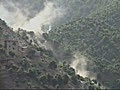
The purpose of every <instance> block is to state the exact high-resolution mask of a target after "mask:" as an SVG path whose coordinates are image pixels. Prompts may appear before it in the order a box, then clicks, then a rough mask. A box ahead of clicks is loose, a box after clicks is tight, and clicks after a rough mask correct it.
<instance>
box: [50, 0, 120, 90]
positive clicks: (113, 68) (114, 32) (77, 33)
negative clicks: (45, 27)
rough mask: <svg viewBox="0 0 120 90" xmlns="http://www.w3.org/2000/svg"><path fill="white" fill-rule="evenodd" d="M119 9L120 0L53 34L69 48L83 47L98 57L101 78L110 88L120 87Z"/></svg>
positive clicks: (85, 51) (52, 33) (93, 59)
mask: <svg viewBox="0 0 120 90" xmlns="http://www.w3.org/2000/svg"><path fill="white" fill-rule="evenodd" d="M108 7H109V8H108ZM101 12H102V13H101ZM119 12H120V9H119V1H118V0H116V1H115V2H111V4H110V5H108V6H106V7H105V9H104V8H101V10H100V11H97V14H94V15H93V16H91V17H90V18H81V19H79V20H76V21H73V22H71V23H68V24H66V25H63V26H61V27H59V28H57V29H55V30H53V31H51V32H50V35H49V36H50V38H51V39H53V40H55V41H57V42H60V43H61V45H63V46H64V47H65V49H66V48H67V49H69V50H71V51H80V52H82V53H83V54H84V55H85V56H86V57H88V58H89V60H92V61H94V62H95V64H96V66H95V67H94V66H93V67H94V69H93V71H94V72H96V73H97V79H98V80H99V81H101V82H102V83H103V84H104V85H105V86H107V87H109V88H120V87H119V86H120V85H119V78H120V71H119V70H120V64H119V62H120V55H119V54H120V30H119V24H120V23H119ZM91 67H92V66H91ZM88 69H89V68H88Z"/></svg>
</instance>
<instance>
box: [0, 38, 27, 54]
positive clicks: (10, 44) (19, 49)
mask: <svg viewBox="0 0 120 90" xmlns="http://www.w3.org/2000/svg"><path fill="white" fill-rule="evenodd" d="M22 44H23V43H22V42H21V41H18V40H10V39H0V46H1V47H0V49H3V50H5V53H6V54H7V55H8V56H9V54H10V52H13V53H15V55H21V54H23V55H25V53H26V50H27V46H22Z"/></svg>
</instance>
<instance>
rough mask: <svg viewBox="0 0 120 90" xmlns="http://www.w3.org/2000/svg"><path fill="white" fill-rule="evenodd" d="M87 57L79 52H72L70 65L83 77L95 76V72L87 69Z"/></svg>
mask: <svg viewBox="0 0 120 90" xmlns="http://www.w3.org/2000/svg"><path fill="white" fill-rule="evenodd" d="M87 62H88V59H87V58H86V57H85V56H83V55H81V54H80V53H75V54H74V60H73V61H72V63H71V67H73V68H74V69H75V71H76V73H77V74H79V75H80V76H83V77H90V78H96V74H95V73H93V72H91V71H88V70H87V66H88V63H87Z"/></svg>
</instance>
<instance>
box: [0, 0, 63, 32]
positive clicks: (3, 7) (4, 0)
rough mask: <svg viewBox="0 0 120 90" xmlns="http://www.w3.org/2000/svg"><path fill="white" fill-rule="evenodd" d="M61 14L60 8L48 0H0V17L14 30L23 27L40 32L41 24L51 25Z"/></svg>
mask: <svg viewBox="0 0 120 90" xmlns="http://www.w3.org/2000/svg"><path fill="white" fill-rule="evenodd" d="M62 15H63V12H62V9H60V8H56V7H55V6H54V2H53V1H50V0H37V1H34V0H24V1H23V2H21V0H9V1H8V0H1V1H0V18H2V19H3V20H5V21H6V22H7V24H8V25H9V26H11V27H13V28H14V29H15V30H16V29H18V28H23V29H26V30H32V31H35V32H40V33H42V30H41V26H42V25H46V24H47V25H51V23H52V22H53V21H54V19H56V18H60V17H61V16H62Z"/></svg>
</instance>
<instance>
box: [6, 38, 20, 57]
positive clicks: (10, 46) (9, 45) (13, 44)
mask: <svg viewBox="0 0 120 90" xmlns="http://www.w3.org/2000/svg"><path fill="white" fill-rule="evenodd" d="M4 48H5V51H6V54H7V55H9V53H10V52H13V53H15V55H19V43H18V41H17V40H5V41H4Z"/></svg>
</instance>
